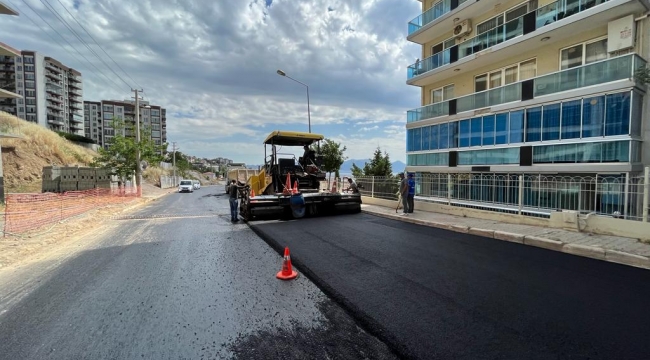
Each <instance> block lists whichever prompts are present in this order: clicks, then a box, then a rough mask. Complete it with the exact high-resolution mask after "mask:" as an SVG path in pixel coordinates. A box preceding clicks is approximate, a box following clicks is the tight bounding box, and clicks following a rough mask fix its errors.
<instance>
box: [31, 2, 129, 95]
mask: <svg viewBox="0 0 650 360" xmlns="http://www.w3.org/2000/svg"><path fill="white" fill-rule="evenodd" d="M22 1H23V3H24V4H25V5H27V7H29V8H30V9H31V10H32V11H33V12H34V14H36V15H37V16H38V17H39V18H40V19H41V20H43V22H44V23H45V24H47V26H49V27H50V29H52V30H53V31H54V32H55V33H57V34H58V35H59V36H60V37H61V38H62V39H63V40H64V41H65V42H66V43H67V44H68V45H70V47H71V48H73V49H74V50H75V51H76V52H77V54H79V56H81V57H82V58H83V59H84V60H86V62H87V63H88V64H90V66H92V67H93V68H95V70H97V72H99V73H100V74H102V75H103V76H104V77H105V78H106V79H107V80H108V81H109V83H111V84H112V85H115V86H117V85H116V84H115V82H113V81H112V80H111V79H110V78H109V77H108V76H106V74H104V72H102V71H101V70H99V69H98V68H97V66H95V64H93V63H91V62H90V61H89V60H88V58H86V57H85V56H84V55H83V54H82V53H80V52H79V50H77V48H75V47H74V46H73V45H72V44H70V42H69V41H68V39H66V38H65V37H64V36H63V35H61V33H60V32H59V31H58V30H56V29H55V28H54V27H53V26H52V25H51V24H50V23H49V22H47V20H45V19H44V18H43V17H42V16H41V15H40V14H39V13H38V12H37V11H36V10H34V8H33V7H32V6H31V5H29V4H28V3H27V2H26V1H25V0H22ZM25 16H26V15H25ZM30 20H31V19H30ZM32 22H33V23H34V24H36V22H34V21H33V20H32ZM37 26H38V25H37ZM39 29H40V26H39ZM41 30H42V29H41ZM59 45H61V43H59ZM61 46H62V47H63V45H61ZM114 89H118V90H117V91H118V92H123V90H120V88H119V86H117V87H116V88H114Z"/></svg>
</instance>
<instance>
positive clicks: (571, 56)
mask: <svg viewBox="0 0 650 360" xmlns="http://www.w3.org/2000/svg"><path fill="white" fill-rule="evenodd" d="M604 59H607V38H604V39H598V40H595V41H591V42H585V43H582V44H576V45H573V46H570V47H568V48H565V49H562V50H560V70H565V69H571V68H574V67H577V66H582V65H586V64H590V63H592V62H596V61H600V60H604Z"/></svg>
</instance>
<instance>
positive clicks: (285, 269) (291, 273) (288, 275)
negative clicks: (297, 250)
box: [275, 247, 298, 280]
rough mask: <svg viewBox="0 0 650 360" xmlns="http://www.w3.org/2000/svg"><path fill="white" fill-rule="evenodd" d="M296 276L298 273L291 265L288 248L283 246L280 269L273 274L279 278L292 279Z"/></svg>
mask: <svg viewBox="0 0 650 360" xmlns="http://www.w3.org/2000/svg"><path fill="white" fill-rule="evenodd" d="M297 276H298V273H297V272H296V271H295V270H294V269H293V268H292V267H291V256H289V248H288V247H285V248H284V260H283V261H282V270H280V272H278V273H277V275H275V277H277V278H278V279H280V280H293V279H295V278H296V277H297Z"/></svg>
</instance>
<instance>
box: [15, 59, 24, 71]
mask: <svg viewBox="0 0 650 360" xmlns="http://www.w3.org/2000/svg"><path fill="white" fill-rule="evenodd" d="M16 62H17V63H21V62H23V59H22V58H21V57H20V56H16ZM19 67H20V66H19ZM18 70H21V69H18Z"/></svg>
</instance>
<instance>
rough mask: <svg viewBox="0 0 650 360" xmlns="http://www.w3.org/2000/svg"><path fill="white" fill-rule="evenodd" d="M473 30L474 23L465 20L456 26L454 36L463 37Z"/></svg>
mask: <svg viewBox="0 0 650 360" xmlns="http://www.w3.org/2000/svg"><path fill="white" fill-rule="evenodd" d="M471 32H472V23H471V22H470V21H469V20H463V21H461V22H459V23H457V24H456V25H455V26H454V36H455V37H463V36H465V35H467V34H469V33H471Z"/></svg>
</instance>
